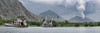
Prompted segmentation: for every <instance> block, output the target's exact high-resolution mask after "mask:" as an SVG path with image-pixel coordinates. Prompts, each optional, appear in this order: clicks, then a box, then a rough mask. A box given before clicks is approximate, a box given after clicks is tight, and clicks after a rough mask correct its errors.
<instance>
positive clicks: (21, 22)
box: [5, 18, 28, 27]
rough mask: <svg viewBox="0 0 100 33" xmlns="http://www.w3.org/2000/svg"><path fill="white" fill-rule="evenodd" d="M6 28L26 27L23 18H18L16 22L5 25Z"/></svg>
mask: <svg viewBox="0 0 100 33" xmlns="http://www.w3.org/2000/svg"><path fill="white" fill-rule="evenodd" d="M5 26H7V27H28V25H27V23H26V20H25V19H24V18H18V19H17V21H14V22H10V23H5Z"/></svg>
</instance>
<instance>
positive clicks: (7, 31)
mask: <svg viewBox="0 0 100 33" xmlns="http://www.w3.org/2000/svg"><path fill="white" fill-rule="evenodd" d="M0 33H100V27H53V28H49V27H47V28H43V27H28V28H15V27H0Z"/></svg>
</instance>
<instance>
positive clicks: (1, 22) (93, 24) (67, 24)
mask: <svg viewBox="0 0 100 33" xmlns="http://www.w3.org/2000/svg"><path fill="white" fill-rule="evenodd" d="M13 21H15V19H7V20H2V18H1V17H0V26H4V24H5V23H7V22H13ZM27 23H28V26H42V23H43V22H36V21H27ZM53 26H54V27H98V26H100V22H84V23H80V22H69V21H67V20H65V21H62V22H57V21H54V20H53Z"/></svg>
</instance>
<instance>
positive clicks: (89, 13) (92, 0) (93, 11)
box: [20, 0, 100, 21]
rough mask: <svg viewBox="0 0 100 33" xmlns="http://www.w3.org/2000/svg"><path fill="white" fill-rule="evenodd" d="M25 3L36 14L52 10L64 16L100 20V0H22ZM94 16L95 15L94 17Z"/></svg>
mask: <svg viewBox="0 0 100 33" xmlns="http://www.w3.org/2000/svg"><path fill="white" fill-rule="evenodd" d="M20 1H21V2H22V3H23V5H24V6H25V7H26V8H27V9H28V10H30V11H31V12H33V13H35V14H39V13H42V12H45V11H46V10H52V11H54V12H56V13H58V14H59V15H61V16H62V17H63V18H66V19H68V18H71V17H74V16H80V14H82V15H83V16H84V17H89V18H91V19H95V20H97V21H99V19H98V18H95V17H100V16H98V15H99V11H100V0H20ZM80 11H82V12H80ZM59 12H60V13H59ZM93 16H94V17H93Z"/></svg>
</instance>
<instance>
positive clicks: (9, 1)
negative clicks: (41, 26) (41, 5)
mask: <svg viewBox="0 0 100 33" xmlns="http://www.w3.org/2000/svg"><path fill="white" fill-rule="evenodd" d="M20 15H21V16H25V17H26V19H27V20H29V21H40V20H41V18H40V17H39V16H37V15H35V14H33V13H31V12H29V11H28V10H27V9H26V8H25V7H24V6H23V5H22V3H21V2H19V0H0V16H1V17H2V18H3V19H16V18H17V16H20Z"/></svg>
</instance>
